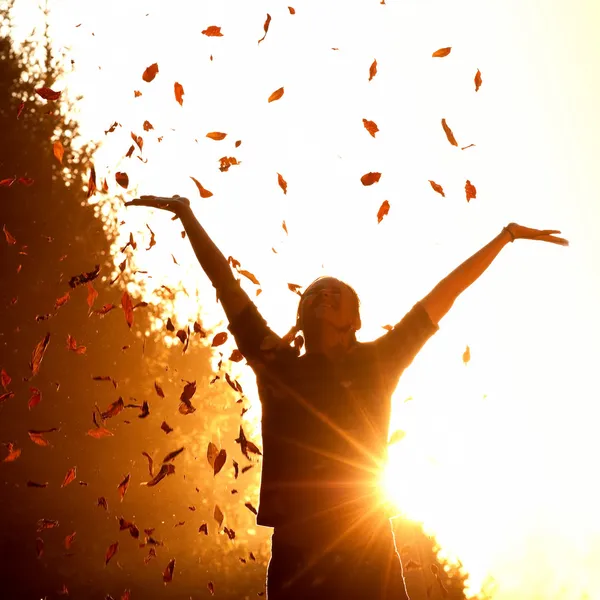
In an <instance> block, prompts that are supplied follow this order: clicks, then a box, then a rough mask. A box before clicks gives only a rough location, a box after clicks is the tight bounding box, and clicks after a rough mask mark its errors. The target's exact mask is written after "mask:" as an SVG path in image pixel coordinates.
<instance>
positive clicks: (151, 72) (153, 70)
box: [142, 63, 158, 83]
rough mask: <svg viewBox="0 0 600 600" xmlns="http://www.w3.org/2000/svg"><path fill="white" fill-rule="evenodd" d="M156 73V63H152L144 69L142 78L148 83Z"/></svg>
mask: <svg viewBox="0 0 600 600" xmlns="http://www.w3.org/2000/svg"><path fill="white" fill-rule="evenodd" d="M157 73H158V64H157V63H153V64H151V65H150V66H149V67H148V68H147V69H146V70H145V71H144V74H143V75H142V79H143V80H144V81H145V82H146V83H150V82H151V81H152V80H153V79H154V78H155V77H156V74H157Z"/></svg>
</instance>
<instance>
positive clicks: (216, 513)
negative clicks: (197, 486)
mask: <svg viewBox="0 0 600 600" xmlns="http://www.w3.org/2000/svg"><path fill="white" fill-rule="evenodd" d="M213 518H214V520H215V521H216V522H217V523H218V524H219V527H221V525H222V524H223V519H224V518H225V515H224V514H223V511H222V510H221V509H220V508H219V505H218V504H215V510H214V512H213Z"/></svg>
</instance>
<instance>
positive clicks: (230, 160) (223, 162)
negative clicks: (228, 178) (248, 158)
mask: <svg viewBox="0 0 600 600" xmlns="http://www.w3.org/2000/svg"><path fill="white" fill-rule="evenodd" d="M219 163H220V164H219V171H221V173H224V172H226V171H229V167H231V166H232V165H241V164H242V163H241V161H238V159H237V158H235V156H222V157H221V158H220V159H219Z"/></svg>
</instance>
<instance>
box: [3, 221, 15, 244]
mask: <svg viewBox="0 0 600 600" xmlns="http://www.w3.org/2000/svg"><path fill="white" fill-rule="evenodd" d="M2 231H4V236H5V237H6V243H7V244H16V243H17V240H16V239H15V238H14V237H13V236H12V235H11V234H10V232H9V231H8V229H6V225H3V226H2Z"/></svg>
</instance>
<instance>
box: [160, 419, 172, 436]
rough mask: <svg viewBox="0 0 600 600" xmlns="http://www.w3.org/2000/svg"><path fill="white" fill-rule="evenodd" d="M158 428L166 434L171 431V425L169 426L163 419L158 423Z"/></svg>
mask: <svg viewBox="0 0 600 600" xmlns="http://www.w3.org/2000/svg"><path fill="white" fill-rule="evenodd" d="M160 428H161V429H162V430H163V431H164V432H165V433H167V434H169V433H171V431H173V428H172V427H169V424H168V423H167V422H166V421H163V422H162V423H161V424H160Z"/></svg>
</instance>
